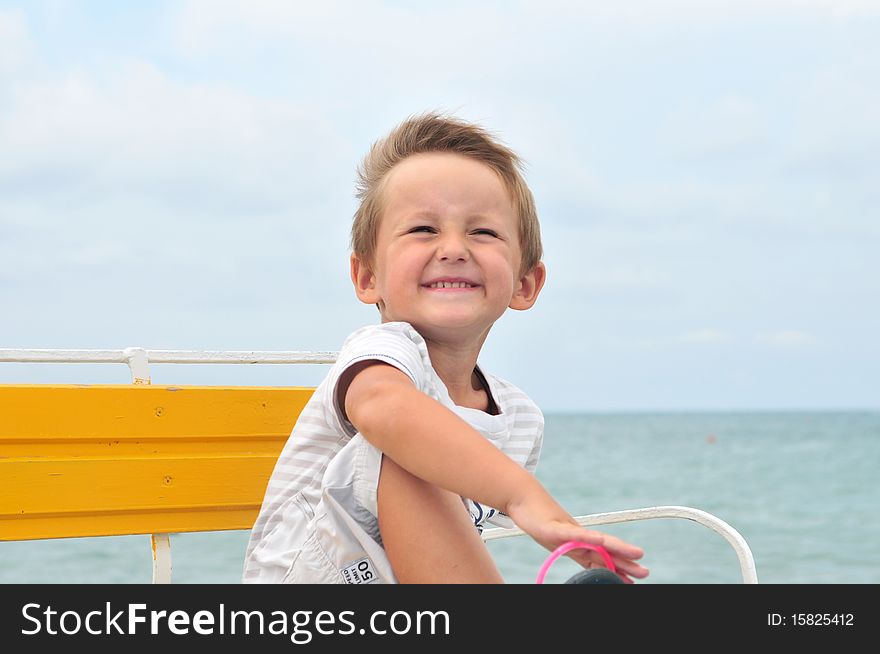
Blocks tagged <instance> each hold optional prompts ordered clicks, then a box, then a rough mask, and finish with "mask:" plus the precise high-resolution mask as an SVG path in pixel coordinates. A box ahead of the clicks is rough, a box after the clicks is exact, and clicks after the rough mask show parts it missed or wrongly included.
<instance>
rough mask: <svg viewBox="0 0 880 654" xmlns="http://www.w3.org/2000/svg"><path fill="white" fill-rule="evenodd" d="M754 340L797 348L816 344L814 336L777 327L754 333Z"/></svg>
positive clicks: (782, 346)
mask: <svg viewBox="0 0 880 654" xmlns="http://www.w3.org/2000/svg"><path fill="white" fill-rule="evenodd" d="M755 342H756V343H758V344H759V345H764V346H768V347H773V348H781V349H799V348H805V347H811V346H813V345H815V344H816V342H817V341H816V337H815V336H813V335H812V334H810V333H809V332H804V331H800V330H797V329H777V330H775V331H769V332H760V333H758V334H755Z"/></svg>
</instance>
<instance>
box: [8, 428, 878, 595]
mask: <svg viewBox="0 0 880 654" xmlns="http://www.w3.org/2000/svg"><path fill="white" fill-rule="evenodd" d="M545 417H546V428H545V437H544V447H543V453H542V457H541V461H540V464H539V466H538V470H537V476H538V478H539V480H540V481H541V482H542V483H543V484H544V485H545V486H546V487H547V489H548V490H549V491H550V492H551V493H552V494H553V495H554V496H555V497H556V498H557V499H558V500H559V501H560V503H561V504H562V505H563V506H564V507H565V508H566V509H567V510H568V511H569V512H570V513H572V514H573V515H586V514H590V513H604V512H608V511H618V510H624V509H634V508H643V507H652V506H670V505H673V506H687V507H692V508H696V509H700V510H702V511H706V512H708V513H710V514H712V515H714V516H716V517H717V518H720V519H721V520H723V521H724V522H726V523H727V524H728V525H730V526H731V527H732V528H733V529H735V530H736V531H737V532H739V533H740V535H742V537H743V538H744V539H745V541H746V542H747V543H748V545H749V547H750V549H751V552H752V555H753V556H754V561H755V567H756V570H757V576H758V582H759V583H771V584H789V583H790V584H815V583H844V584H876V583H880V515H878V513H880V473H878V467H880V412H877V411H816V412H811V411H761V412H743V411H741V412H700V413H688V412H682V413H607V414H599V413H583V414H548V415H546V416H545ZM595 529H598V530H600V531H604V532H606V533H609V534H614V535H616V536H619V537H620V538H623V539H625V540H627V541H629V542H631V543H634V544H636V545H639V546H640V547H642V548H643V549H644V550H645V557H644V559H643V563H644V565H646V566H647V567H648V568H650V570H651V574H650V576H649V577H648V578H647V579H645V580H644V581H640V582H638V583H642V584H737V583H741V582H742V581H743V577H742V574H741V571H740V566H739V562H738V560H737V557H736V554H735V552H734V550H733V548H732V547H731V546H730V545H729V544H728V542H727V541H726V540H725V539H724V538H723V537H721V536H720V535H719V534H718V533H716V532H715V531H713V530H711V529H708V528H706V527H705V526H703V525H701V524H698V523H696V522H692V521H690V520H683V519H654V520H648V521H638V522H631V523H623V524H614V525H607V526H602V527H595ZM247 538H248V534H247V532H215V533H206V534H173V535H172V537H171V542H172V556H173V566H174V572H173V581H174V582H175V583H184V584H195V583H203V584H226V583H233V584H234V583H238V582H239V581H240V577H241V566H242V560H243V557H244V550H245V546H246V544H247ZM488 547H489V549H490V552H491V553H492V555H493V557H494V558H495V560H496V562H497V564H498V567H499V569H500V570H501V573H502V575H503V576H504V578H505V580H506V581H507V582H509V583H518V584H530V583H534V582H535V577H536V574H537V572H538V569H539V567H540V566H541V564H542V562H543V561H544V559H545V557H546V556H547V554H548V553H547V552H546V551H545V550H544V549H542V548H541V547H540V546H538V545H537V544H535V543H534V542H533V541H531V540H530V539H529V538H528V537H527V536H519V537H514V538H505V539H500V540H493V541H490V542H489V543H488ZM576 571H577V567H576V565H575V564H574V563H573V562H572V561H570V560H568V559H566V558H562V559H559V560H558V561H557V562H556V563H555V564H554V565H553V567H552V568H551V569H550V573H549V574H548V576H547V578H546V581H545V583H563V582H564V581H565V580H566V579H567V578H568V577H570V576H571V575H573V574H574V573H575V572H576ZM150 575H151V550H150V541H149V537H147V536H124V537H107V538H81V539H63V540H46V541H30V542H0V583H4V584H12V583H21V584H43V583H59V582H60V583H113V584H129V583H134V584H139V583H149V581H150Z"/></svg>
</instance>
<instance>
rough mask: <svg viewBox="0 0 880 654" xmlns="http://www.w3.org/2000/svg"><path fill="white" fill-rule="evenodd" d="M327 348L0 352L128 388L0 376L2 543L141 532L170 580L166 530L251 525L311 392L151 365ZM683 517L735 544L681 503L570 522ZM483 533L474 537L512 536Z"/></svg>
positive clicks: (269, 358) (731, 534)
mask: <svg viewBox="0 0 880 654" xmlns="http://www.w3.org/2000/svg"><path fill="white" fill-rule="evenodd" d="M333 360H335V353H330V352H305V353H303V352H292V353H281V352H263V353H259V352H187V351H173V352H172V351H153V352H147V351H146V350H143V349H140V348H128V349H126V350H113V351H109V350H89V351H84V350H0V363H2V362H81V363H95V362H98V363H126V364H128V366H129V368H130V369H131V376H132V384H124V385H50V384H39V385H33V384H29V385H25V384H0V541H20V540H35V539H46V538H72V537H86V536H123V535H132V534H149V535H151V542H152V551H153V582H154V583H170V581H171V570H172V566H171V544H170V538H169V534H172V533H185V532H202V531H224V530H240V529H244V530H247V529H250V528H251V527H252V526H253V523H254V521H255V520H256V517H257V514H258V512H259V509H260V505H261V503H262V500H263V495H264V493H265V490H266V483H267V481H268V479H269V476H270V474H271V472H272V469H273V467H274V465H275V461H276V459H277V457H278V454H279V453H280V451H281V448H282V447H283V445H284V443H285V442H286V440H287V438H288V437H289V435H290V432H291V430H292V428H293V425H294V423H295V422H296V419H297V417H298V415H299V413H300V411H301V410H302V408H303V407H304V406H305V404H306V402H307V401H308V399H309V398H310V397H311V395H312V393H313V392H314V389H313V388H307V387H277V386H159V385H151V384H150V374H149V370H148V363H151V362H158V363H331V362H332V361H333ZM655 518H681V519H686V520H691V521H694V522H698V523H700V524H702V525H703V526H705V527H708V528H710V529H712V530H714V531H715V532H717V533H718V534H720V535H721V536H723V537H724V538H725V539H726V540H727V541H728V543H729V544H730V545H731V547H733V549H734V550H735V552H736V555H737V558H738V560H739V565H740V571H741V573H742V578H743V581H744V582H746V583H757V573H756V571H755V563H754V559H753V557H752V554H751V550H750V549H749V546H748V544H747V543H746V541H745V539H743V537H742V536H741V535H740V534H739V533H738V532H737V531H736V530H735V529H733V528H732V527H731V526H730V525H728V524H727V523H725V522H724V521H722V520H720V519H719V518H717V517H715V516H713V515H711V514H709V513H706V512H705V511H701V510H699V509H694V508H691V507H683V506H658V507H647V508H642V509H630V510H626V511H615V512H611V513H595V514H590V515H583V516H578V517H577V518H576V519H577V521H578V522H579V523H580V524H582V525H585V526H596V525H602V524H610V523H619V522H629V521H633V520H647V519H655ZM522 533H523V532H521V531H520V530H518V529H487V530H485V531H484V532H483V538H484V540H487V541H488V540H493V539H496V538H506V537H510V536H517V535H522Z"/></svg>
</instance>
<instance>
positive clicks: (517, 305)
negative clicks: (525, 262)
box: [508, 261, 547, 311]
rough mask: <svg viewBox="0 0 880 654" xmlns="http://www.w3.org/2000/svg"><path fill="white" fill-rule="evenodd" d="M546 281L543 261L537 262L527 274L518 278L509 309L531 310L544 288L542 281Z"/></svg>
mask: <svg viewBox="0 0 880 654" xmlns="http://www.w3.org/2000/svg"><path fill="white" fill-rule="evenodd" d="M546 279H547V268H546V267H545V266H544V262H543V261H539V262H538V265H536V266H535V267H534V268H532V270H530V271H529V272H527V273H526V274H525V275H524V276H523V277H521V278H520V280H519V283H518V284H517V288H516V291H515V292H514V294H513V299H512V300H510V304H509V305H508V306H510V308H511V309H516V310H517V311H525V310H526V309H531V308H532V307H533V306H534V304H535V302H537V300H538V294H539V293H540V292H541V289H542V288H543V287H544V281H545V280H546Z"/></svg>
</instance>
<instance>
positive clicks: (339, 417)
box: [327, 322, 427, 436]
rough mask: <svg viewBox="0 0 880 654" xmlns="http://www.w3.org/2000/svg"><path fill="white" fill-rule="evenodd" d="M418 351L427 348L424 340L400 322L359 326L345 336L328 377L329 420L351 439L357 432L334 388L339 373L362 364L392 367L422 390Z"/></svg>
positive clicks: (421, 358)
mask: <svg viewBox="0 0 880 654" xmlns="http://www.w3.org/2000/svg"><path fill="white" fill-rule="evenodd" d="M422 349H425V354H426V353H427V349H426V348H425V345H424V339H422V337H421V335H419V333H418V332H416V331H415V329H413V327H412V326H411V325H409V324H408V323H404V322H390V323H383V324H381V325H370V326H368V327H362V328H361V329H359V330H357V331H355V332H354V333H352V334H351V336H349V337H348V338H347V339H346V341H345V343H344V344H343V345H342V349H341V350H340V351H339V356H338V357H337V359H336V363H335V364H334V366H333V369H332V370H331V371H330V373H329V375H328V380H327V383H328V388H329V392H330V398H331V401H330V405H331V411H330V413H331V415H329V416H327V417H328V419H332V420H333V422H334V423H335V424H337V425H338V426H339V427H340V428H341V429H342V430H343V431H344V432H345V433H347V434H348V435H349V436H354V435H355V434H356V433H357V429H355V427H354V425H352V424H351V422H349V420H348V418H347V417H346V416H345V411H344V406H343V404H342V400H343V398H340V397H338V394H337V391H338V385H339V380H340V379H341V377H342V375H343V373H344V372H345V371H346V370H348V369H349V368H350V367H351V366H353V365H355V364H357V363H360V362H362V361H370V360H374V361H381V362H383V363H387V364H389V365H392V366H394V367H395V368H397V369H398V370H400V371H401V372H402V373H404V374H405V375H406V376H407V377H409V378H410V380H412V383H413V384H414V385H415V387H416V388H418V389H419V390H424V389H425V384H426V380H427V375H426V374H425V363H424V356H423V352H422Z"/></svg>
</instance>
